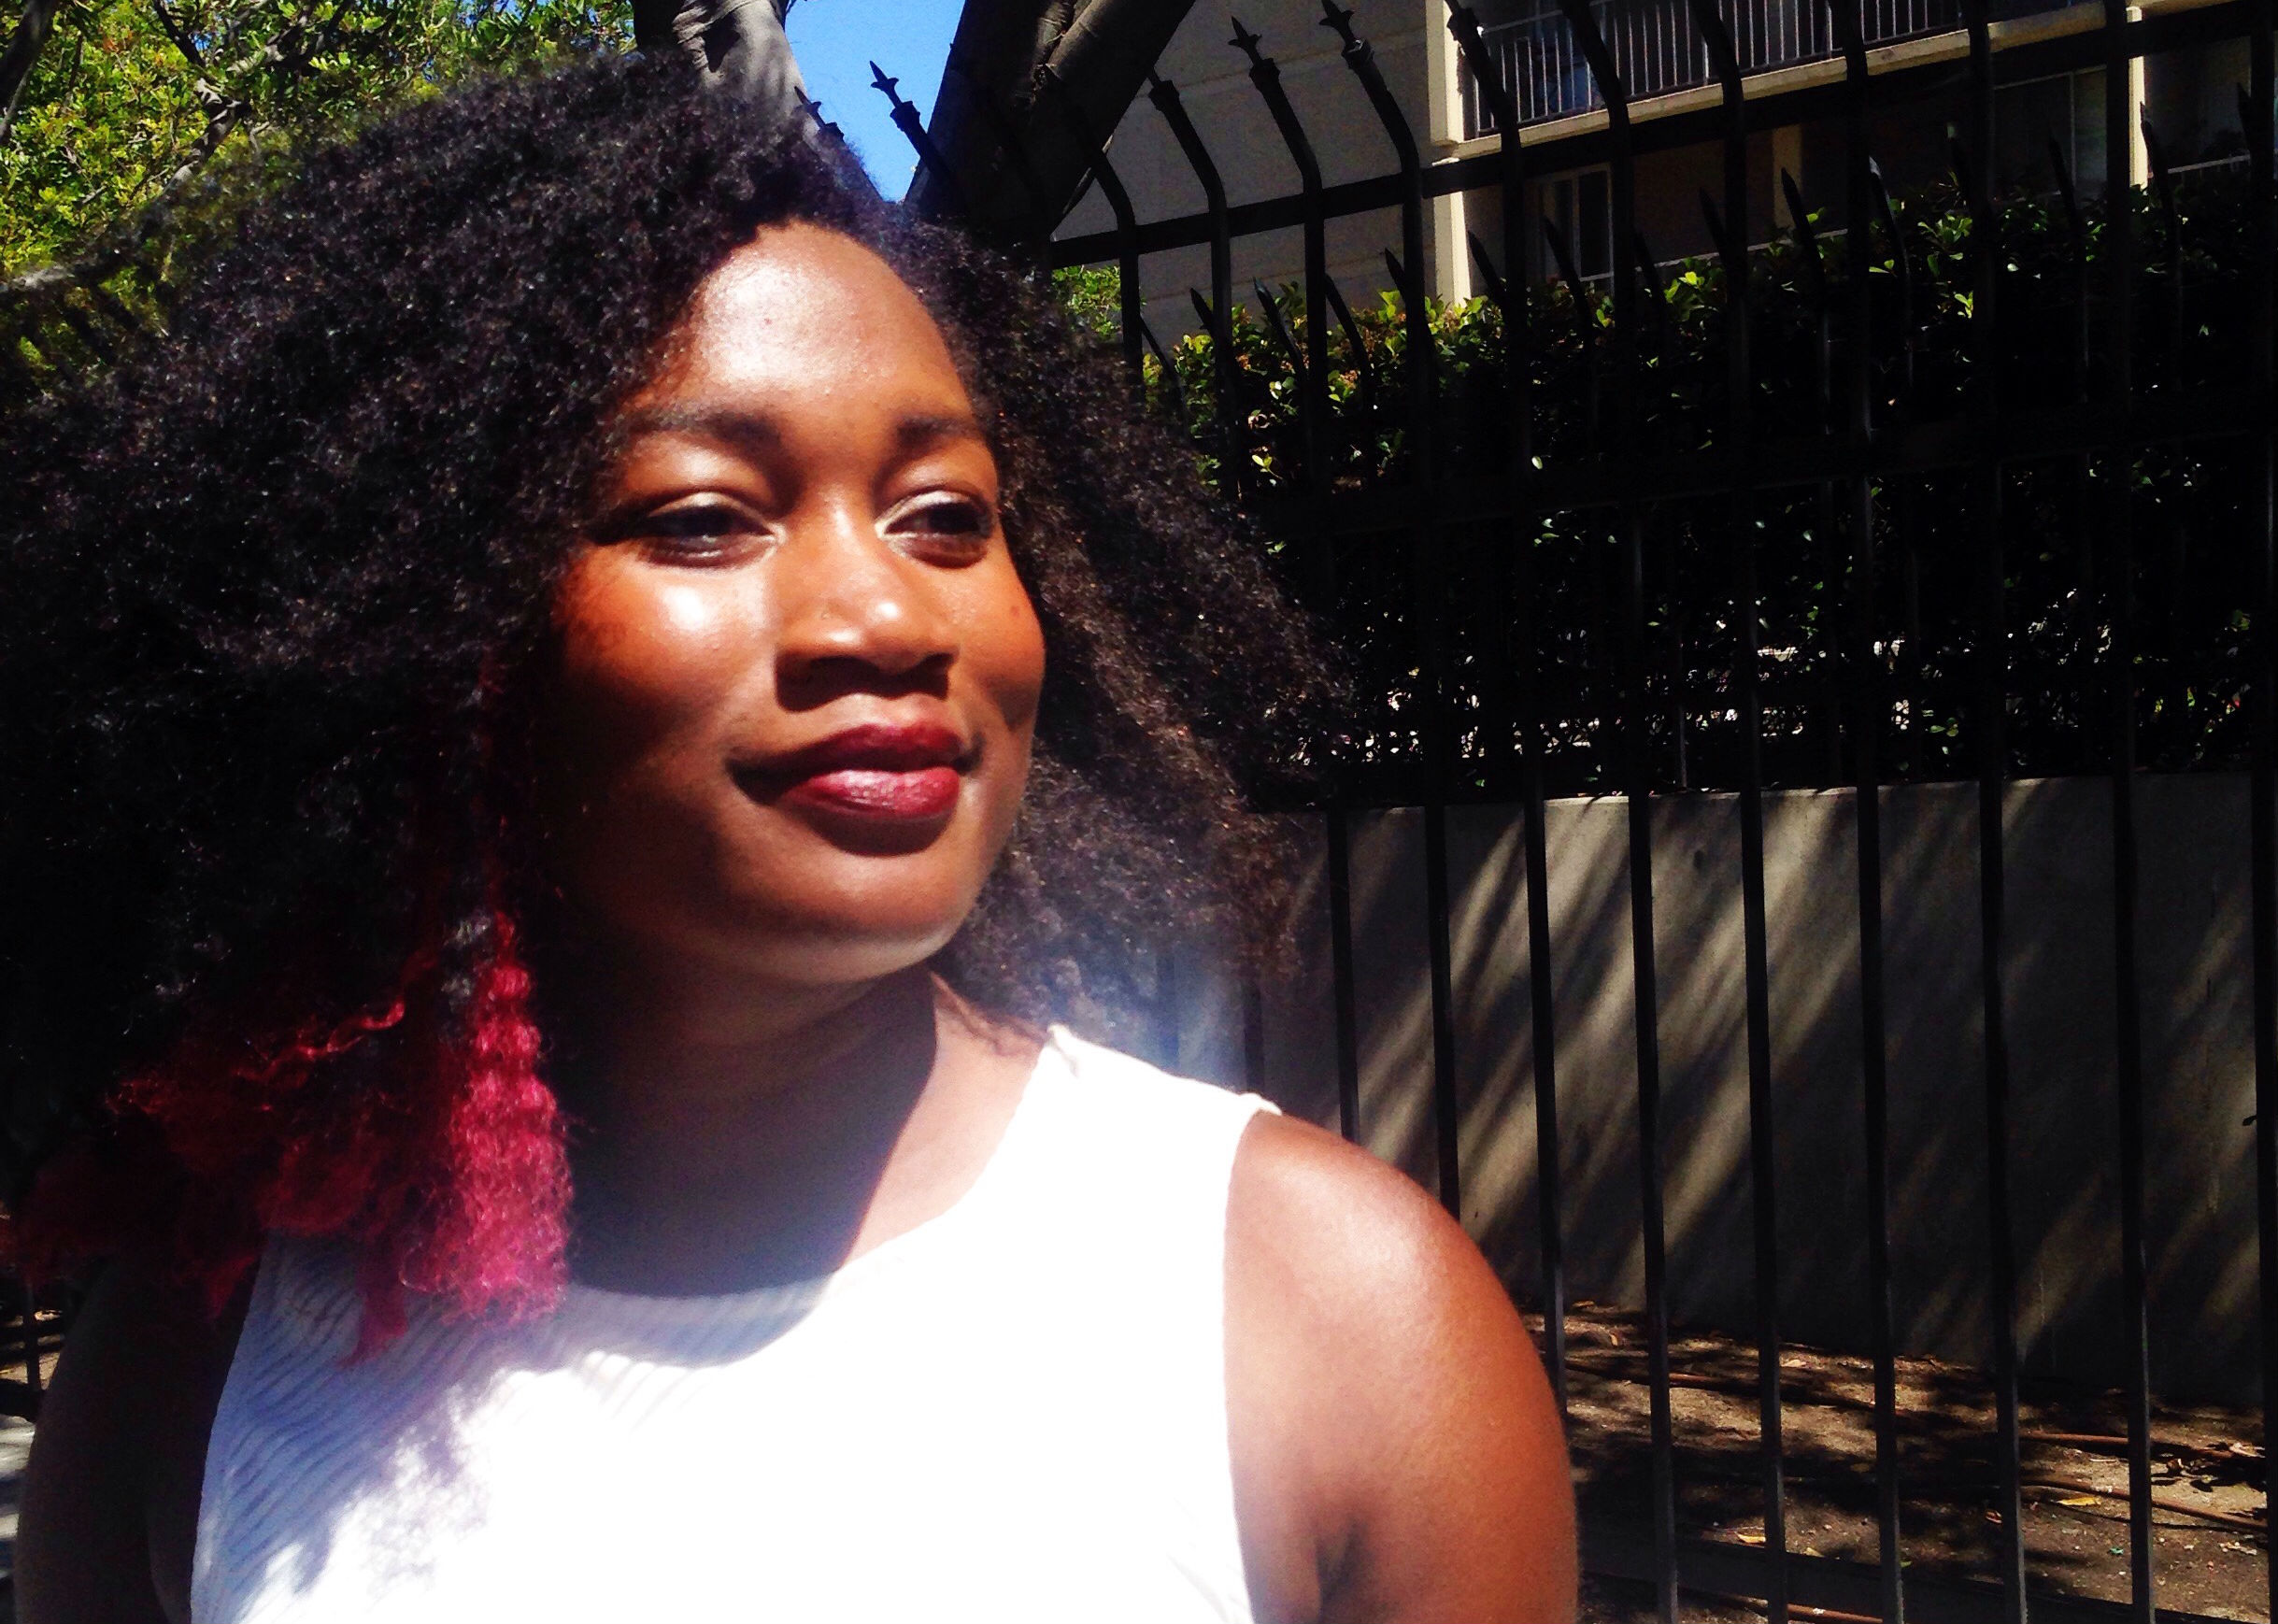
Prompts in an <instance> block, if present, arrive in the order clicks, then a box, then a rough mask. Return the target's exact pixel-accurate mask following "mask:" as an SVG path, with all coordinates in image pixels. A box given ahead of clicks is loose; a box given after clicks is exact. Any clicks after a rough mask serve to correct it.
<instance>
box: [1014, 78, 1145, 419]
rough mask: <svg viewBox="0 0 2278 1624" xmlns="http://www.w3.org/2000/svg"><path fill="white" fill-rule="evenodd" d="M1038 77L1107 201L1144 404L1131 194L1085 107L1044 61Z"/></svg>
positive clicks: (1127, 341)
mask: <svg viewBox="0 0 2278 1624" xmlns="http://www.w3.org/2000/svg"><path fill="white" fill-rule="evenodd" d="M1037 71H1038V73H1039V74H1040V75H1041V76H1042V80H1043V87H1044V91H1045V93H1046V94H1048V95H1050V96H1051V97H1052V99H1053V100H1054V102H1055V103H1056V104H1057V105H1058V106H1059V107H1060V113H1061V118H1062V119H1063V120H1064V121H1066V123H1067V126H1068V130H1069V133H1070V134H1072V135H1075V140H1076V144H1077V146H1078V147H1079V148H1080V149H1081V150H1083V151H1084V152H1086V153H1087V154H1089V157H1090V160H1091V174H1092V178H1094V179H1095V180H1097V181H1098V182H1099V183H1100V195H1101V196H1103V197H1104V198H1105V199H1107V207H1108V209H1109V211H1110V212H1111V213H1113V214H1114V215H1115V217H1116V299H1117V306H1118V310H1119V312H1120V316H1121V321H1122V326H1123V331H1122V334H1121V335H1120V336H1121V338H1122V341H1123V364H1124V366H1125V367H1126V368H1127V369H1128V370H1129V371H1130V373H1131V380H1132V393H1133V394H1134V395H1136V396H1137V397H1138V399H1139V400H1140V402H1141V404H1142V405H1144V404H1145V403H1146V368H1145V365H1144V363H1143V361H1142V357H1143V355H1144V354H1145V350H1144V349H1142V344H1143V342H1144V341H1143V340H1142V339H1141V338H1140V336H1139V327H1140V322H1141V319H1142V317H1143V315H1144V313H1145V310H1146V301H1145V300H1144V299H1143V298H1142V297H1141V296H1140V286H1139V217H1138V216H1137V215H1136V214H1135V213H1133V212H1132V197H1131V192H1129V191H1127V190H1126V189H1125V187H1124V185H1123V178H1122V177H1121V176H1119V175H1118V174H1117V173H1116V166H1115V165H1114V164H1110V163H1109V162H1108V161H1107V149H1106V148H1105V147H1104V146H1103V145H1102V144H1101V142H1100V139H1099V137H1098V136H1097V135H1094V134H1093V133H1092V129H1091V121H1090V120H1089V119H1088V118H1086V117H1085V116H1084V109H1083V108H1082V107H1078V106H1077V105H1076V101H1075V97H1074V96H1072V95H1070V94H1069V93H1068V87H1067V85H1066V84H1065V83H1064V82H1062V80H1061V77H1060V75H1058V74H1057V73H1055V72H1053V71H1052V64H1049V63H1046V64H1045V65H1044V66H1043V67H1042V68H1040V69H1038V70H1037Z"/></svg>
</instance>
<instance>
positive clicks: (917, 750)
mask: <svg viewBox="0 0 2278 1624" xmlns="http://www.w3.org/2000/svg"><path fill="white" fill-rule="evenodd" d="M964 754H965V747H964V741H963V740H961V739H960V738H959V737H958V736H957V734H954V733H952V732H950V731H949V730H948V729H947V728H946V727H940V726H936V725H933V724H930V723H910V724H896V723H890V722H871V723H867V724H865V725H863V726H861V727H854V728H848V729H847V731H846V732H845V733H841V734H833V735H832V736H831V737H829V738H827V739H824V740H823V741H821V742H820V743H819V744H814V745H809V746H808V747H807V748H804V749H802V750H796V751H793V752H792V753H790V754H789V755H785V756H778V757H776V758H774V759H772V760H769V761H765V762H759V763H757V764H756V765H755V766H754V767H753V768H752V769H750V770H749V772H748V774H747V776H748V777H750V778H752V779H755V780H757V787H758V788H759V789H761V790H762V792H763V793H764V794H765V796H766V798H768V799H771V800H775V801H777V802H791V803H795V804H798V805H804V806H807V807H811V808H813V809H814V810H816V811H819V812H823V813H826V814H829V815H833V816H835V817H839V818H853V819H860V820H861V821H864V822H874V823H900V824H908V823H926V822H933V821H935V820H937V819H943V818H947V816H948V815H949V814H950V812H951V811H953V810H954V809H955V808H956V805H957V796H958V790H959V788H960V785H961V777H962V775H961V773H960V771H959V765H960V762H961V759H962V758H963V756H964Z"/></svg>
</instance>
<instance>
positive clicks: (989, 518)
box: [887, 499, 997, 545]
mask: <svg viewBox="0 0 2278 1624" xmlns="http://www.w3.org/2000/svg"><path fill="white" fill-rule="evenodd" d="M996 528H997V521H996V515H995V514H994V513H993V512H991V511H990V509H989V508H988V507H987V506H984V505H983V504H981V503H978V502H970V501H961V500H954V499H953V500H949V501H938V502H927V503H922V504H920V505H919V506H916V507H909V508H904V510H903V511H902V512H900V513H898V514H896V515H895V516H894V517H893V519H892V520H890V521H889V523H888V525H887V530H888V533H889V534H894V535H906V536H914V537H916V538H918V539H919V540H923V541H935V542H949V543H952V544H956V543H965V544H968V545H977V544H979V543H982V542H986V541H987V540H988V539H989V538H990V536H992V535H994V534H996Z"/></svg>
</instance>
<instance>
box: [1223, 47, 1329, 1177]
mask: <svg viewBox="0 0 2278 1624" xmlns="http://www.w3.org/2000/svg"><path fill="white" fill-rule="evenodd" d="M1232 22H1233V27H1234V37H1233V44H1234V46H1235V48H1236V49H1237V50H1241V51H1242V52H1243V53H1244V54H1245V55H1246V56H1247V57H1248V58H1249V62H1250V83H1252V84H1253V85H1255V86H1256V87H1257V89H1258V93H1259V95H1260V96H1261V97H1262V98H1263V99H1264V101H1265V105H1266V110H1267V111H1268V112H1269V113H1271V114H1272V115H1273V118H1274V128H1275V129H1276V130H1278V131H1279V132H1280V133H1281V139H1282V145H1283V146H1285V147H1287V148H1288V151H1289V162H1290V163H1291V164H1294V165H1295V166H1296V168H1297V178H1298V186H1299V188H1300V195H1301V196H1302V197H1303V200H1304V208H1305V216H1304V245H1305V249H1304V251H1305V332H1304V340H1303V341H1304V359H1303V363H1302V370H1303V375H1304V376H1303V378H1300V379H1299V381H1298V395H1297V407H1298V416H1299V420H1300V425H1301V429H1302V432H1303V435H1304V451H1305V494H1306V497H1307V499H1308V500H1309V501H1310V502H1311V503H1312V504H1313V506H1314V513H1313V519H1314V522H1315V523H1316V524H1317V526H1318V528H1319V532H1320V534H1319V539H1318V542H1317V547H1316V549H1315V556H1314V560H1313V573H1314V590H1315V591H1316V592H1317V594H1318V595H1319V601H1320V609H1321V615H1322V617H1323V619H1325V620H1329V621H1331V623H1333V622H1334V621H1335V620H1336V618H1337V573H1338V572H1337V539H1336V533H1335V531H1334V530H1333V529H1332V528H1331V526H1330V524H1329V523H1328V522H1327V520H1328V517H1329V516H1328V511H1327V508H1326V506H1325V505H1326V503H1327V502H1328V499H1329V434H1330V423H1329V410H1330V403H1329V243H1328V224H1327V221H1326V220H1325V219H1324V218H1323V216H1322V212H1321V166H1320V164H1319V162H1318V161H1317V159H1316V158H1315V156H1314V151H1313V143H1312V141H1311V140H1310V139H1309V138H1308V137H1307V136H1306V135H1305V127H1304V125H1303V123H1302V122H1300V121H1299V120H1298V117H1297V109H1296V108H1295V107H1291V106H1290V105H1289V93H1288V91H1287V90H1285V89H1284V88H1283V87H1282V82H1281V68H1280V66H1279V65H1278V64H1276V63H1275V62H1274V59H1273V58H1272V57H1270V56H1267V55H1265V54H1263V53H1262V52H1261V51H1260V50H1259V41H1260V36H1258V35H1256V34H1253V33H1252V32H1250V30H1248V29H1246V28H1245V27H1243V26H1242V20H1241V19H1240V18H1239V17H1236V18H1233V19H1232ZM1332 771H1333V769H1332ZM1322 821H1323V825H1324V830H1323V833H1324V835H1325V837H1326V839H1327V841H1328V845H1329V864H1328V866H1329V968H1330V986H1331V997H1332V999H1333V1001H1334V1005H1335V1017H1336V1046H1337V1126H1338V1130H1339V1131H1340V1132H1341V1133H1344V1135H1345V1138H1347V1139H1355V1138H1358V1137H1359V1136H1360V1008H1359V1001H1358V999H1357V998H1356V996H1355V994H1354V990H1353V888H1352V824H1351V820H1350V819H1349V817H1348V816H1347V814H1346V812H1345V794H1344V787H1343V786H1342V785H1341V784H1339V783H1337V782H1335V781H1334V779H1333V777H1332V779H1331V783H1330V785H1329V804H1328V805H1327V806H1326V807H1324V808H1323V819H1322Z"/></svg>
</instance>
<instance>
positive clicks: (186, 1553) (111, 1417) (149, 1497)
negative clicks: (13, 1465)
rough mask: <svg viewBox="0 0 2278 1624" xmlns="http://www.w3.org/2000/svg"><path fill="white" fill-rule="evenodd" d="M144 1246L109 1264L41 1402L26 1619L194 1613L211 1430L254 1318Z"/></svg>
mask: <svg viewBox="0 0 2278 1624" xmlns="http://www.w3.org/2000/svg"><path fill="white" fill-rule="evenodd" d="M245 1311H246V1303H245V1296H244V1293H242V1292H240V1293H239V1295H238V1297H237V1299H236V1300H235V1301H234V1302H233V1303H230V1304H228V1305H227V1306H226V1307H225V1308H224V1309H223V1311H222V1312H221V1314H220V1315H219V1316H216V1315H214V1314H212V1313H211V1312H209V1310H208V1309H207V1307H206V1303H204V1302H203V1300H202V1298H201V1294H200V1293H199V1291H198V1290H197V1289H195V1288H194V1287H192V1286H191V1285H189V1284H187V1283H185V1282H184V1281H182V1280H181V1279H180V1278H178V1274H177V1272H176V1271H173V1270H170V1269H168V1268H166V1267H165V1266H164V1264H163V1263H161V1262H159V1261H155V1260H152V1259H149V1258H146V1257H140V1256H131V1255H130V1256H125V1257H121V1258H119V1259H117V1260H115V1261H112V1262H111V1263H109V1264H108V1265H107V1266H106V1268H105V1269H104V1271H103V1273H102V1275H100V1277H99V1278H97V1280H96V1281H95V1283H94V1286H93V1289H92V1290H91V1291H90V1292H89V1294H88V1297H87V1300H86V1302H85V1303H84V1304H83V1305H82V1306H81V1308H80V1310H79V1312H78V1316H77V1317H76V1318H75V1319H74V1320H73V1322H72V1327H71V1336H70V1340H69V1342H68V1343H67V1345H66V1346H65V1351H64V1357H63V1359H62V1361H61V1362H60V1363H59V1364H58V1366H57V1368H56V1372H55V1379H54V1382H53V1384H52V1385H51V1386H50V1388H49V1389H48V1391H47V1394H46V1396H45V1399H44V1401H43V1403H42V1404H41V1407H40V1415H39V1425H38V1428H37V1430H36V1432H35V1434H34V1437H33V1444H32V1459H31V1463H30V1465H29V1467H28V1468H27V1470H26V1474H25V1482H24V1498H23V1510H22V1518H21V1526H20V1528H19V1531H18V1534H17V1545H16V1556H17V1566H16V1602H17V1608H18V1616H19V1617H21V1618H23V1619H25V1620H26V1621H27V1624H39V1621H40V1620H43V1619H72V1620H81V1619H87V1620H93V1619H106V1620H111V1619H115V1620H121V1621H123V1620H129V1619H132V1620H136V1621H137V1624H142V1621H146V1620H152V1619H160V1618H172V1619H184V1618H187V1617H189V1610H190V1565H191V1558H192V1548H193V1546H194V1545H195V1540H196V1527H197V1513H198V1497H199V1490H200V1487H201V1479H202V1477H203V1474H204V1466H205V1460H206V1434H207V1432H209V1431H210V1430H211V1428H212V1425H213V1417H214V1411H215V1408H216V1406H217V1405H218V1404H219V1403H220V1401H221V1386H222V1383H223V1381H224V1380H225V1379H226V1378H227V1376H228V1374H229V1364H230V1358H231V1355H232V1353H233V1352H234V1350H235V1346H236V1340H237V1332H238V1331H239V1329H240V1328H241V1327H242V1325H243V1323H244V1319H245Z"/></svg>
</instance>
